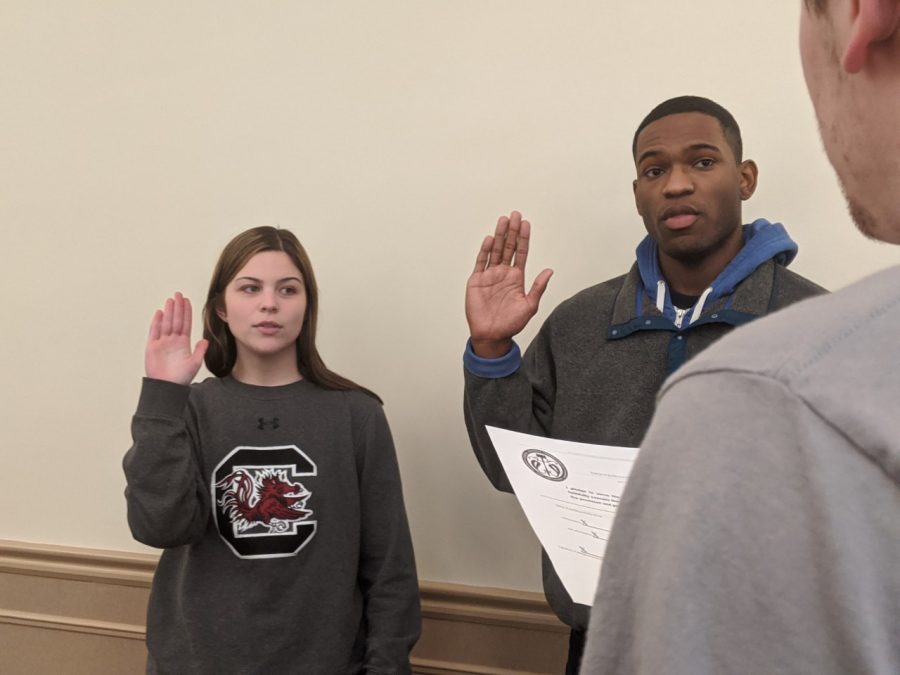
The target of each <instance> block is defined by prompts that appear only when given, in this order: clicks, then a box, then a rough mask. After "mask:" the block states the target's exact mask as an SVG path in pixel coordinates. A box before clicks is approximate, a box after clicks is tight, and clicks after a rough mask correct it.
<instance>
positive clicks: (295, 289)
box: [281, 286, 300, 295]
mask: <svg viewBox="0 0 900 675" xmlns="http://www.w3.org/2000/svg"><path fill="white" fill-rule="evenodd" d="M299 292H300V288H299V286H283V287H282V288H281V294H282V295H297V294H298V293H299Z"/></svg>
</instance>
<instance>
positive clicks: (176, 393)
mask: <svg viewBox="0 0 900 675" xmlns="http://www.w3.org/2000/svg"><path fill="white" fill-rule="evenodd" d="M190 393H191V388H190V387H188V386H185V385H183V384H175V383H174V382H168V381H166V380H154V379H152V378H150V377H145V378H144V379H143V382H142V384H141V398H140V399H139V400H138V407H137V414H138V415H149V416H153V417H182V416H183V415H184V407H185V406H186V405H187V402H188V396H189V395H190Z"/></svg>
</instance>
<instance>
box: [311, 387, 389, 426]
mask: <svg viewBox="0 0 900 675" xmlns="http://www.w3.org/2000/svg"><path fill="white" fill-rule="evenodd" d="M322 391H323V392H325V393H326V394H330V395H334V396H336V397H337V398H339V399H340V400H341V402H342V404H343V405H344V406H346V408H347V411H348V412H349V413H350V415H351V417H352V419H353V421H354V423H355V424H364V423H365V422H366V421H368V420H373V419H380V418H384V406H382V404H381V402H380V401H379V400H378V399H377V398H375V397H374V396H372V395H370V394H367V393H365V392H364V391H360V390H359V389H348V390H342V391H328V390H322Z"/></svg>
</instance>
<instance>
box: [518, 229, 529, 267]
mask: <svg viewBox="0 0 900 675" xmlns="http://www.w3.org/2000/svg"><path fill="white" fill-rule="evenodd" d="M530 237H531V223H529V222H528V221H527V220H523V221H522V226H521V229H520V230H519V238H518V239H517V240H516V263H515V264H516V267H518V268H519V269H520V270H522V271H523V272H524V271H525V260H527V259H528V240H529V238H530Z"/></svg>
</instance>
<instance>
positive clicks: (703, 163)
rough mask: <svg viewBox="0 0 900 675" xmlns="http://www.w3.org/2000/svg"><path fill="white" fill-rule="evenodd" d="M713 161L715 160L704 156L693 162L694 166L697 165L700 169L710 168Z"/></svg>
mask: <svg viewBox="0 0 900 675" xmlns="http://www.w3.org/2000/svg"><path fill="white" fill-rule="evenodd" d="M715 163H716V160H714V159H710V158H709V157H704V158H703V159H698V160H697V161H696V162H694V166H699V167H700V168H701V169H710V168H712V166H713V165H714V164H715Z"/></svg>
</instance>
